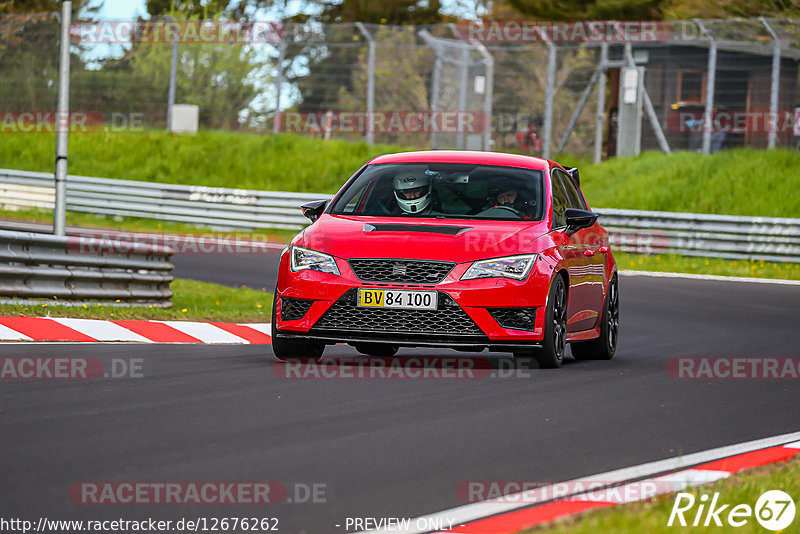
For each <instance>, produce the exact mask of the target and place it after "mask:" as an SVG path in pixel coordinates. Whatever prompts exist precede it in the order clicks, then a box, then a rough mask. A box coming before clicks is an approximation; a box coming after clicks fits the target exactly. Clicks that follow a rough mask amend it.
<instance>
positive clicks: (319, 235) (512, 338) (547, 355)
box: [272, 150, 619, 368]
mask: <svg viewBox="0 0 800 534" xmlns="http://www.w3.org/2000/svg"><path fill="white" fill-rule="evenodd" d="M588 210H589V207H588V205H587V204H586V200H585V198H584V196H583V193H582V192H581V190H580V178H579V174H578V171H577V170H576V169H569V170H567V169H565V168H564V167H562V166H560V165H559V164H558V163H556V162H554V161H550V160H545V159H540V158H534V157H529V156H522V155H515V154H502V153H492V152H469V151H445V150H437V151H423V152H405V153H400V154H387V155H383V156H378V157H376V158H374V159H372V160H370V161H369V162H368V163H367V164H366V165H364V166H363V167H362V168H361V169H359V170H358V172H356V173H355V174H354V175H353V176H352V177H351V178H350V179H349V180H348V181H347V183H346V184H345V185H344V187H342V189H341V190H340V191H339V192H338V193H337V194H336V195H335V196H334V197H333V199H332V200H330V202H328V201H317V202H311V203H308V204H305V205H304V206H303V213H304V214H305V215H306V216H307V217H308V218H309V219H311V221H312V224H311V225H309V226H308V227H307V228H306V229H305V230H303V231H302V232H300V233H299V234H298V235H297V236H295V238H294V239H293V240H292V242H291V243H290V244H289V246H288V247H286V249H285V250H284V251H283V253H282V255H281V260H280V267H279V271H278V283H277V287H276V290H275V304H274V306H273V311H272V347H273V351H274V353H275V356H276V357H277V358H278V359H281V360H285V359H290V358H292V359H293V358H297V359H312V358H320V357H321V356H322V353H323V350H324V349H325V345H328V344H334V343H348V344H351V345H353V346H354V347H355V349H356V350H357V351H359V352H360V353H362V354H366V355H369V356H393V355H394V354H395V353H396V352H397V350H398V348H399V347H401V346H408V347H449V348H454V349H458V350H464V351H482V350H485V349H487V348H488V349H489V350H490V351H499V352H511V353H513V354H514V355H515V356H516V357H519V359H520V361H521V362H531V361H533V359H535V360H536V361H537V362H538V364H539V365H540V366H542V367H551V368H552V367H558V366H560V365H561V362H562V361H563V359H564V353H565V350H566V345H567V343H569V344H570V345H571V347H572V355H573V357H575V358H577V359H610V358H611V357H612V356H614V352H615V350H616V347H617V339H618V333H619V294H618V290H617V287H618V286H617V267H616V263H615V261H614V256H613V254H612V253H611V249H610V247H609V241H608V233H607V232H606V231H605V230H604V229H603V228H602V227H601V226H600V224H598V223H597V214H595V213H592V212H590V211H588ZM531 357H533V359H532V358H531Z"/></svg>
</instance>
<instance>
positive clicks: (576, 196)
mask: <svg viewBox="0 0 800 534" xmlns="http://www.w3.org/2000/svg"><path fill="white" fill-rule="evenodd" d="M556 174H558V177H559V180H560V181H561V183H562V185H563V186H564V189H566V191H567V199H569V207H570V208H575V209H579V210H585V209H586V203H585V202H584V201H583V196H581V193H580V191H578V187H577V186H576V185H575V182H573V181H572V178H571V177H570V176H569V175H567V174H564V173H563V172H561V171H556Z"/></svg>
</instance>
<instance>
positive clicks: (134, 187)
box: [0, 169, 331, 230]
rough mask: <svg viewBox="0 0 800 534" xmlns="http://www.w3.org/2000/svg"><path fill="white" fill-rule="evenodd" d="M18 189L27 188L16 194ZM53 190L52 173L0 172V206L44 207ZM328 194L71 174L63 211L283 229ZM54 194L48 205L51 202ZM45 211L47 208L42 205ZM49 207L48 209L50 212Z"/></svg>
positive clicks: (301, 222) (295, 225) (296, 224)
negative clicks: (305, 207) (304, 207)
mask: <svg viewBox="0 0 800 534" xmlns="http://www.w3.org/2000/svg"><path fill="white" fill-rule="evenodd" d="M20 186H23V187H29V188H31V189H29V190H20V189H19V188H20ZM47 187H49V188H50V191H51V192H52V191H53V175H52V174H50V173H43V172H29V171H16V170H9V169H0V206H8V208H11V209H14V208H15V207H23V206H25V204H24V202H26V201H30V202H31V204H28V205H29V206H35V204H33V202H38V203H39V204H40V205H41V204H43V203H44V204H47V202H48V199H47V198H45V197H42V193H43V190H42V188H47ZM330 197H331V195H319V194H313V193H312V194H308V193H289V192H284V191H256V190H251V189H228V188H222V187H205V186H194V185H177V184H159V183H153V182H137V181H132V180H113V179H109V178H90V177H87V176H72V175H70V176H69V178H68V181H67V210H69V211H74V212H82V213H96V214H102V215H110V216H114V215H121V216H123V217H143V218H148V219H158V220H162V221H172V222H180V223H185V224H195V225H202V226H208V227H211V228H217V229H222V230H252V229H256V228H287V229H295V230H299V229H300V228H302V227H304V226H305V225H306V224H307V223H308V219H306V218H305V217H303V215H302V214H301V213H300V210H299V209H298V206H300V204H302V203H303V202H308V201H309V200H319V199H322V198H330ZM52 198H53V197H52V193H51V196H50V197H49V199H50V200H49V202H50V203H52ZM40 207H45V208H47V207H48V206H47V205H45V206H40ZM50 209H52V208H50Z"/></svg>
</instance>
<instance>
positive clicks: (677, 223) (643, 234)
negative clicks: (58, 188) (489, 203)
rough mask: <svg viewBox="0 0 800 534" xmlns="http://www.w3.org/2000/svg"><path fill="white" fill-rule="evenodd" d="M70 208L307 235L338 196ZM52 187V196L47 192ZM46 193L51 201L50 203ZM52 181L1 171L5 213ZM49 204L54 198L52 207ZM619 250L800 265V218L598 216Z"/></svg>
mask: <svg viewBox="0 0 800 534" xmlns="http://www.w3.org/2000/svg"><path fill="white" fill-rule="evenodd" d="M67 184H68V185H67V209H68V210H70V211H76V212H85V213H96V214H103V215H122V216H131V217H144V218H152V219H160V220H165V221H174V222H182V223H187V224H196V225H201V226H208V227H211V228H218V229H235V230H252V229H256V228H288V229H300V228H302V227H304V226H305V225H306V224H308V220H307V219H306V218H305V217H303V216H302V215H301V214H300V210H299V209H298V207H299V206H300V204H302V203H304V202H308V201H310V200H319V199H328V198H331V195H328V194H316V193H290V192H284V191H255V190H249V189H226V188H217V187H203V186H188V185H173V184H158V183H150V182H135V181H128V180H112V179H107V178H89V177H84V176H70V177H69V180H68V182H67ZM47 188H49V189H47ZM47 191H49V192H50V197H47ZM52 191H53V175H52V174H48V173H37V172H26V171H16V170H8V169H0V206H7V207H9V208H12V209H13V208H15V207H23V206H31V207H35V206H39V207H48V206H52ZM48 198H49V199H50V200H49V202H50V204H48V203H47V202H48ZM594 211H596V212H597V213H599V214H600V215H601V216H602V218H601V221H602V224H603V226H604V227H605V228H607V229H608V230H609V232H610V233H611V242H612V244H614V245H615V247H616V248H617V249H618V250H622V251H626V252H638V253H647V254H652V253H665V252H666V253H674V254H681V255H688V256H710V257H720V258H728V259H755V260H765V261H777V262H800V219H785V218H777V217H742V216H734V215H711V214H695V213H675V212H665V211H637V210H620V209H596V210H594Z"/></svg>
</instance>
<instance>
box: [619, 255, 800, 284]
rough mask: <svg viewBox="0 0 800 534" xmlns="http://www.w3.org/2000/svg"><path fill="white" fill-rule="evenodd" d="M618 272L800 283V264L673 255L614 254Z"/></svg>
mask: <svg viewBox="0 0 800 534" xmlns="http://www.w3.org/2000/svg"><path fill="white" fill-rule="evenodd" d="M614 258H615V259H616V260H617V265H618V267H619V269H620V270H634V271H660V272H672V273H691V274H713V275H719V276H749V277H753V278H778V279H785V280H800V264H797V263H773V262H768V261H761V260H723V259H719V258H696V257H693V256H678V255H675V254H653V255H646V254H626V253H625V252H614Z"/></svg>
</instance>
